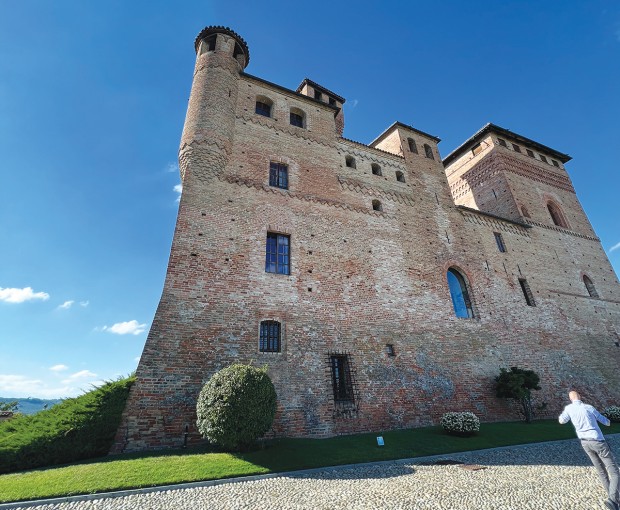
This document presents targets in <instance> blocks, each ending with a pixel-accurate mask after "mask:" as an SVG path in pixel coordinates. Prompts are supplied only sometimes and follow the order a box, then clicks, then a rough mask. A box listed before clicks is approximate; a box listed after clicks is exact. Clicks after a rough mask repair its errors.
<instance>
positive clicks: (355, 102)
mask: <svg viewBox="0 0 620 510" xmlns="http://www.w3.org/2000/svg"><path fill="white" fill-rule="evenodd" d="M358 104H359V101H358V100H357V99H354V100H353V101H352V102H351V108H355V107H356V106H357V105H358Z"/></svg>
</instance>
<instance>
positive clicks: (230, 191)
mask: <svg viewBox="0 0 620 510" xmlns="http://www.w3.org/2000/svg"><path fill="white" fill-rule="evenodd" d="M195 49H196V54H197V58H196V67H195V70H194V80H193V85H192V90H191V96H190V100H189V107H188V111H187V117H186V120H185V126H184V129H183V135H182V138H181V146H180V150H179V166H180V170H181V178H182V181H183V194H182V197H181V203H180V207H179V213H178V219H177V224H176V229H175V233H174V240H173V243H172V249H171V253H170V261H169V265H168V271H167V275H166V280H165V284H164V290H163V294H162V297H161V301H160V303H159V306H158V308H157V312H156V314H155V318H154V321H153V324H152V327H151V330H150V333H149V335H148V339H147V342H146V345H145V347H144V352H143V354H142V357H141V359H140V363H139V365H138V369H137V382H136V383H135V385H134V386H133V388H132V390H131V393H130V397H129V400H128V403H127V407H126V409H125V413H124V415H123V419H122V423H121V426H120V428H119V431H118V434H117V440H116V444H115V446H114V449H113V451H115V452H121V451H131V450H140V449H146V448H156V447H172V446H180V445H181V444H182V443H183V441H184V437H185V435H186V434H187V438H188V440H189V442H190V443H191V442H196V441H198V440H200V437H199V434H198V433H197V431H196V427H195V405H196V398H197V396H198V393H199V391H200V389H201V388H202V386H203V384H204V383H205V382H206V381H207V380H208V379H209V378H210V377H211V375H212V374H213V373H214V372H215V371H217V370H219V369H221V368H223V367H225V366H227V365H229V364H231V363H234V362H243V363H254V364H255V365H259V366H262V365H267V366H268V367H269V375H270V376H271V378H272V380H273V382H274V384H275V387H276V390H277V393H278V412H277V416H276V421H275V423H274V426H273V431H272V433H271V434H272V435H275V436H312V437H321V436H328V435H334V434H343V433H353V432H361V431H380V430H386V429H397V428H407V427H416V426H422V425H428V424H431V423H436V422H437V421H438V419H439V417H440V416H441V415H442V413H444V412H446V411H466V410H467V411H473V412H475V413H476V414H477V415H479V416H480V417H481V419H482V420H483V421H492V420H506V419H515V418H517V415H516V414H515V410H514V408H513V407H512V406H511V405H510V404H509V403H508V402H506V401H504V400H500V399H497V398H496V397H495V396H494V389H493V378H494V377H495V376H496V375H497V374H498V372H499V368H500V367H510V366H513V365H517V366H520V367H522V368H530V369H533V370H535V371H537V372H538V373H539V374H540V376H541V383H542V387H543V389H542V390H541V391H540V392H536V399H537V402H538V403H542V402H548V403H549V406H548V408H547V412H548V413H555V412H556V411H557V410H559V409H560V407H561V406H562V405H563V404H564V401H563V400H564V399H565V392H566V390H567V389H568V388H569V387H575V388H577V389H579V390H580V391H582V392H583V393H584V394H585V395H586V396H587V397H588V398H589V400H590V401H592V402H593V403H595V404H599V405H600V404H611V403H616V404H617V403H618V400H617V399H618V394H619V390H620V372H619V370H618V367H619V366H620V347H619V342H620V337H619V332H620V285H619V283H618V280H617V277H616V275H615V273H614V271H613V269H612V267H611V265H610V263H609V261H608V259H607V257H606V255H605V252H604V250H603V248H602V246H601V243H600V241H599V239H598V238H597V236H596V234H595V232H594V231H593V229H592V226H591V225H590V223H589V221H588V218H587V216H586V214H585V212H584V211H583V209H582V207H581V204H580V203H579V200H578V199H577V195H576V194H575V189H574V188H573V185H572V183H571V180H570V178H569V176H568V174H567V172H566V170H565V166H564V165H565V164H566V163H567V162H568V161H569V160H570V157H569V156H568V155H566V154H563V153H561V152H558V151H556V150H554V149H551V148H549V147H546V146H545V145H542V144H541V143H538V142H535V141H533V140H530V139H528V138H526V137H525V136H522V135H518V134H516V133H513V132H511V131H508V130H506V129H503V128H501V127H499V126H496V125H493V124H487V125H486V126H484V127H483V128H482V129H481V130H480V131H478V132H477V133H475V134H474V135H473V136H472V137H471V138H469V139H468V140H467V141H466V142H465V143H463V144H462V145H461V146H460V147H458V148H457V149H456V150H454V151H453V152H452V153H451V154H449V155H448V156H446V157H445V158H443V159H442V158H441V156H440V154H439V151H438V148H437V144H438V142H439V141H440V140H439V139H438V138H436V137H435V136H431V135H429V134H427V133H425V132H423V131H420V130H419V129H416V128H413V127H411V126H409V125H406V124H403V123H400V122H395V123H394V124H393V125H391V126H390V127H389V128H387V129H386V130H385V131H384V132H383V133H381V134H380V135H379V136H378V137H377V138H376V139H375V140H374V141H373V142H371V143H370V144H368V145H366V144H362V143H358V142H355V141H352V140H348V139H346V138H344V137H343V136H342V134H343V129H344V115H343V109H342V107H343V103H344V102H345V100H344V98H342V97H340V96H339V95H337V94H335V93H334V92H331V91H330V90H328V89H327V88H325V87H323V86H321V85H318V84H317V83H314V82H313V81H310V80H308V79H306V80H304V81H303V82H302V84H301V85H300V86H299V88H298V89H297V90H289V89H287V88H285V87H281V86H279V85H276V84H274V83H270V82H268V81H265V80H263V79H261V78H258V77H256V76H252V75H250V74H247V73H246V72H245V71H244V70H245V68H246V66H247V65H248V62H249V58H250V55H249V50H248V46H247V44H246V43H245V41H244V40H243V39H242V38H241V37H240V36H239V35H237V34H236V33H235V32H233V31H231V30H230V29H228V28H224V27H208V28H205V29H204V30H203V31H202V32H201V33H200V34H199V35H198V37H197V39H196V42H195Z"/></svg>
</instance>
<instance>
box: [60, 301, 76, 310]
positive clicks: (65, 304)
mask: <svg viewBox="0 0 620 510" xmlns="http://www.w3.org/2000/svg"><path fill="white" fill-rule="evenodd" d="M73 303H75V301H65V302H64V303H63V304H62V305H60V306H59V307H58V308H62V309H63V310H68V309H69V308H71V305H73Z"/></svg>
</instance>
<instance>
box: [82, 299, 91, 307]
mask: <svg viewBox="0 0 620 510" xmlns="http://www.w3.org/2000/svg"><path fill="white" fill-rule="evenodd" d="M89 304H90V301H88V300H87V301H80V306H81V307H82V308H86V307H87V306H88V305H89Z"/></svg>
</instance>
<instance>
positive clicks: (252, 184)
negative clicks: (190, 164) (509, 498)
mask: <svg viewBox="0 0 620 510" xmlns="http://www.w3.org/2000/svg"><path fill="white" fill-rule="evenodd" d="M217 178H218V179H219V180H220V181H223V182H227V183H229V184H237V185H239V186H246V187H247V188H254V189H258V190H262V191H266V192H268V193H274V194H276V195H281V196H283V197H290V198H295V199H298V200H303V201H305V202H314V203H315V204H321V205H327V206H330V207H337V208H338V209H345V210H348V211H353V212H357V213H362V214H369V215H371V216H378V217H387V216H388V215H387V214H386V213H385V212H383V211H375V210H373V209H368V208H366V207H356V206H353V205H349V204H346V203H344V202H340V201H338V200H330V199H328V198H322V197H317V196H316V195H310V194H308V193H297V192H295V191H290V190H284V189H280V188H274V187H272V186H268V185H266V184H265V183H263V182H262V181H255V180H252V179H243V178H241V177H236V176H232V175H228V176H223V177H222V176H219V175H218V176H217Z"/></svg>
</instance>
